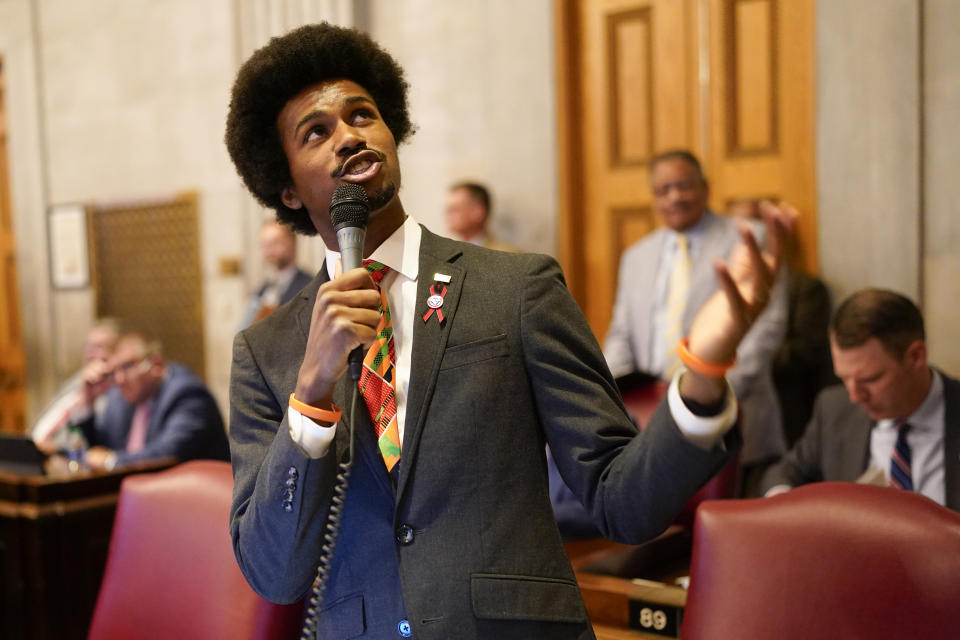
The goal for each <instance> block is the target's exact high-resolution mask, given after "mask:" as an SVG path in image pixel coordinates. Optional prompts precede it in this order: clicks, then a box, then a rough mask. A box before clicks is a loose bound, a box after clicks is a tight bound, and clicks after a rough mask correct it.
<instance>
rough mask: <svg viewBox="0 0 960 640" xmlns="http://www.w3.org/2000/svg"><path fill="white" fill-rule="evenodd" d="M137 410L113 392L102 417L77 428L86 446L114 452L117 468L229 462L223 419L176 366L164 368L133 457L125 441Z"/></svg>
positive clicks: (199, 385) (117, 391)
mask: <svg viewBox="0 0 960 640" xmlns="http://www.w3.org/2000/svg"><path fill="white" fill-rule="evenodd" d="M135 409H136V407H135V406H134V405H132V404H130V403H129V402H127V401H126V400H124V398H123V396H122V395H121V394H120V389H118V388H117V387H113V388H112V389H110V390H109V391H107V403H106V407H105V408H104V410H103V413H102V414H100V415H97V417H96V418H91V419H90V420H87V421H86V422H84V423H82V424H81V425H80V426H81V428H82V429H83V432H84V435H85V436H86V438H87V440H88V441H89V443H90V445H91V446H96V445H100V446H104V447H107V448H109V449H113V450H114V451H116V452H117V464H125V463H128V462H134V461H137V460H149V459H152V458H162V457H165V456H174V457H176V458H179V459H180V460H181V461H183V460H193V459H197V458H204V459H211V460H229V459H230V457H229V456H230V450H229V445H228V443H227V433H226V431H225V430H224V427H223V417H222V416H221V415H220V409H219V408H218V407H217V403H216V401H215V400H214V399H213V396H212V395H210V391H209V390H208V389H207V387H206V386H205V385H204V384H203V382H201V381H200V380H199V379H198V378H197V377H196V376H194V375H193V374H192V373H190V371H189V370H188V369H187V368H186V367H184V366H182V365H179V364H174V363H167V376H166V378H164V380H163V383H162V384H161V385H160V388H159V389H158V390H157V393H156V395H154V397H153V405H152V406H151V408H150V421H149V423H148V426H147V441H146V444H145V445H144V447H143V449H141V450H140V451H138V452H137V453H127V452H126V451H125V449H126V446H127V437H128V435H129V434H130V423H131V421H132V419H133V413H134V411H135Z"/></svg>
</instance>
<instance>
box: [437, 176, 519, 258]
mask: <svg viewBox="0 0 960 640" xmlns="http://www.w3.org/2000/svg"><path fill="white" fill-rule="evenodd" d="M490 207H491V199H490V191H489V190H488V189H487V188H486V187H485V186H483V185H482V184H479V183H476V182H458V183H456V184H454V185H453V186H451V187H450V190H449V191H448V192H447V206H446V210H445V212H444V213H445V215H446V218H447V227H448V228H449V229H450V232H451V233H453V237H454V238H456V239H457V240H463V241H464V242H469V243H470V244H475V245H479V246H481V247H486V248H487V249H496V250H497V251H512V252H517V251H520V250H519V249H517V248H516V247H513V246H510V245H509V244H507V243H505V242H501V241H500V240H499V239H498V238H497V237H496V236H494V235H493V232H491V231H490V229H489V228H488V223H489V222H490Z"/></svg>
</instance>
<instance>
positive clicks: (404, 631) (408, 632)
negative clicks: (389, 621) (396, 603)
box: [397, 620, 413, 638]
mask: <svg viewBox="0 0 960 640" xmlns="http://www.w3.org/2000/svg"><path fill="white" fill-rule="evenodd" d="M397 633H399V634H400V636H401V637H403V638H409V637H410V636H412V635H413V629H411V628H410V621H409V620H401V621H400V622H398V623H397Z"/></svg>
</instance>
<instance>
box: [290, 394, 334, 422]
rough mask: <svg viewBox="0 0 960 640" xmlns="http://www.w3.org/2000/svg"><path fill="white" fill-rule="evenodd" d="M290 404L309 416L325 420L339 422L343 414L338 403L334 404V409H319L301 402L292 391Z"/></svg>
mask: <svg viewBox="0 0 960 640" xmlns="http://www.w3.org/2000/svg"><path fill="white" fill-rule="evenodd" d="M290 406H291V407H293V408H294V409H296V410H297V411H299V412H300V413H302V414H303V415H305V416H307V417H308V418H313V419H314V420H322V421H323V422H331V423H332V422H338V421H339V420H340V416H342V415H343V411H340V409H338V408H337V405H333V411H328V410H327V409H318V408H316V407H311V406H310V405H308V404H304V403H303V402H300V401H299V400H297V399H296V398H294V397H293V394H292V393H291V394H290Z"/></svg>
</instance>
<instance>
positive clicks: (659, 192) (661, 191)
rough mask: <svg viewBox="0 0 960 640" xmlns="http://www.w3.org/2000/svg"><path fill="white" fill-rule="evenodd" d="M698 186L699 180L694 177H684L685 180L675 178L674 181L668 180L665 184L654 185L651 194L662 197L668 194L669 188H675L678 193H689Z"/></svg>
mask: <svg viewBox="0 0 960 640" xmlns="http://www.w3.org/2000/svg"><path fill="white" fill-rule="evenodd" d="M699 186H700V181H699V180H697V179H696V178H686V179H685V180H677V181H676V182H668V183H667V184H658V185H654V186H653V195H655V196H656V197H658V198H662V197H663V196H665V195H667V194H669V193H670V190H671V189H676V190H677V191H679V192H680V193H690V192H691V191H694V190H695V189H696V188H697V187H699Z"/></svg>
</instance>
